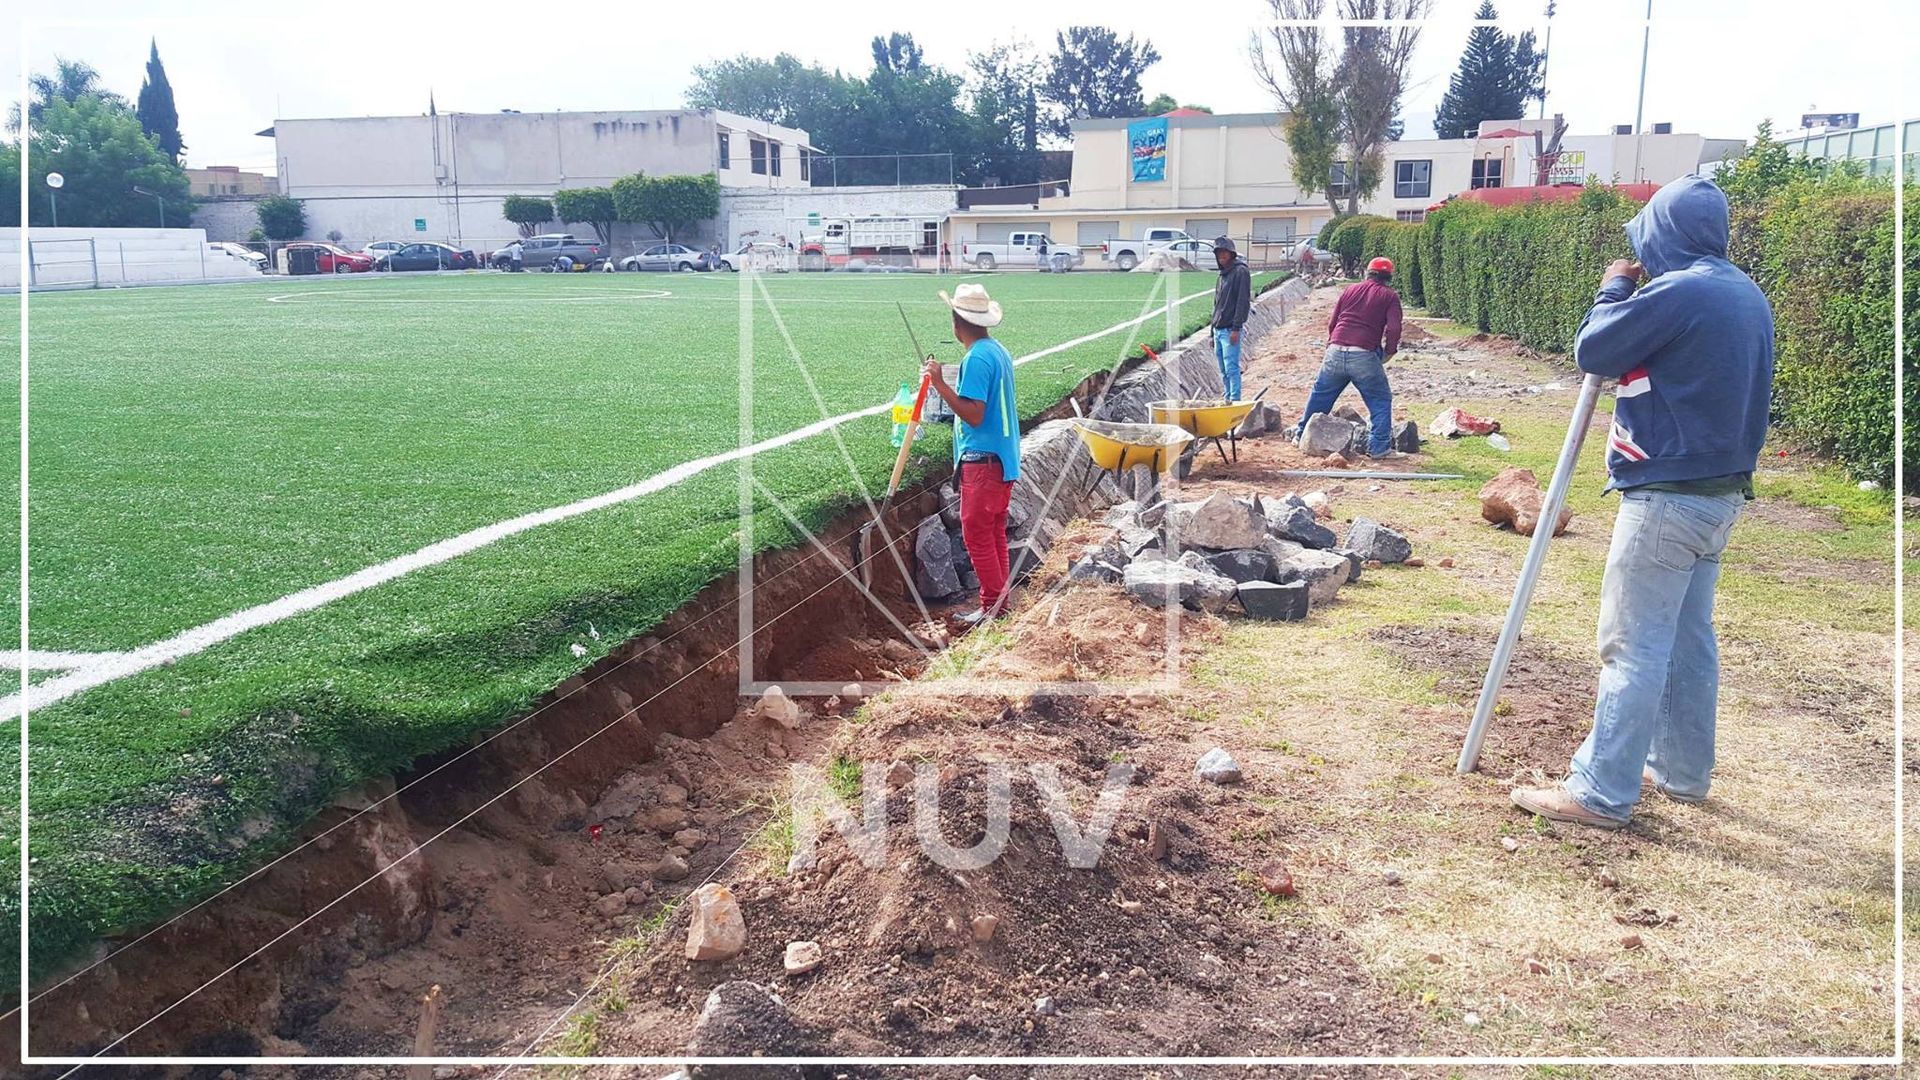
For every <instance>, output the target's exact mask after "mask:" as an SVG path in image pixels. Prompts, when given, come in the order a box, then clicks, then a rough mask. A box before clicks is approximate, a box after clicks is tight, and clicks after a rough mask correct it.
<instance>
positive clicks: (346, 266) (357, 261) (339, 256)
mask: <svg viewBox="0 0 1920 1080" xmlns="http://www.w3.org/2000/svg"><path fill="white" fill-rule="evenodd" d="M302 248H311V249H312V250H313V252H314V254H315V256H316V257H317V258H318V261H319V264H320V272H321V273H323V274H364V273H367V272H369V271H371V270H372V269H373V259H372V258H371V257H369V256H366V255H361V254H358V253H356V252H352V251H348V250H346V249H345V248H341V247H335V246H334V245H332V244H322V243H317V242H313V241H308V242H305V243H299V244H288V245H287V250H288V251H289V252H292V251H298V250H300V249H302Z"/></svg>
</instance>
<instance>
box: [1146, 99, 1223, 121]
mask: <svg viewBox="0 0 1920 1080" xmlns="http://www.w3.org/2000/svg"><path fill="white" fill-rule="evenodd" d="M1175 109H1192V110H1193V111H1194V112H1203V113H1211V112H1213V110H1212V109H1210V108H1208V107H1207V106H1205V105H1182V104H1180V102H1179V99H1177V98H1175V97H1174V96H1173V95H1172V94H1157V95H1155V96H1154V99H1153V100H1152V101H1149V102H1147V115H1148V116H1160V115H1162V114H1164V113H1170V112H1172V111H1173V110H1175Z"/></svg>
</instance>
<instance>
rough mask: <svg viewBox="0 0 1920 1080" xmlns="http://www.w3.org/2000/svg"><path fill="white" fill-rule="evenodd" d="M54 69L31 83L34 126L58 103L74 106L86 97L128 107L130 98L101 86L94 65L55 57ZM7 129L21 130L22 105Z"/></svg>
mask: <svg viewBox="0 0 1920 1080" xmlns="http://www.w3.org/2000/svg"><path fill="white" fill-rule="evenodd" d="M53 68H54V72H53V74H52V75H46V74H40V75H34V76H32V77H31V78H29V79H28V80H27V92H28V99H27V120H28V122H29V123H31V124H33V125H34V126H36V127H37V126H39V124H40V117H41V114H42V113H44V112H45V111H46V108H47V106H49V105H51V104H53V103H54V102H55V101H64V102H66V103H67V104H69V105H71V104H72V103H74V102H76V101H78V100H80V99H81V98H83V97H95V98H99V99H100V100H101V101H103V102H106V103H108V104H110V105H117V106H119V107H120V108H123V109H124V108H126V105H127V99H125V98H123V97H121V96H120V95H119V94H116V93H113V92H112V91H110V90H106V89H103V88H102V87H101V85H100V73H99V72H97V71H95V70H93V65H91V64H88V63H86V62H84V61H81V60H68V59H66V58H64V57H59V56H56V57H54V58H53ZM7 130H8V131H19V130H20V106H19V104H18V103H16V104H15V105H14V106H13V108H12V109H11V110H10V111H9V112H8V114H7Z"/></svg>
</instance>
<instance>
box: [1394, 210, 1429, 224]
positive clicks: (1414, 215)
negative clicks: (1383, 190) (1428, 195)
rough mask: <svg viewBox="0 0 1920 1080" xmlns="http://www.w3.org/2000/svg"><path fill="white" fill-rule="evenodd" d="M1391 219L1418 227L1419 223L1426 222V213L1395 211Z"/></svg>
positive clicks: (1422, 211)
mask: <svg viewBox="0 0 1920 1080" xmlns="http://www.w3.org/2000/svg"><path fill="white" fill-rule="evenodd" d="M1393 217H1394V220H1396V221H1410V222H1413V223H1414V224H1416V225H1418V224H1419V223H1420V222H1422V221H1425V220H1427V212H1426V211H1425V210H1395V211H1394V212H1393Z"/></svg>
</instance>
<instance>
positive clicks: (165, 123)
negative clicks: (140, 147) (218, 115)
mask: <svg viewBox="0 0 1920 1080" xmlns="http://www.w3.org/2000/svg"><path fill="white" fill-rule="evenodd" d="M149 44H150V45H151V47H152V50H153V51H152V52H151V53H149V54H148V55H147V78H146V81H145V82H143V83H141V84H140V98H139V101H138V103H137V104H136V106H135V108H134V114H135V115H136V116H138V117H139V118H140V130H142V131H144V132H146V133H147V134H148V135H150V136H152V137H153V141H154V142H155V143H158V144H159V146H160V149H161V150H163V151H165V152H166V154H167V156H168V157H170V158H172V159H173V160H174V162H175V163H176V164H177V163H178V162H179V161H180V151H182V150H185V149H186V148H187V146H186V144H185V143H183V142H181V141H180V113H179V112H178V111H177V110H176V109H174V107H173V84H172V83H169V82H168V81H167V69H166V68H164V67H162V66H161V64H160V43H159V42H157V41H151V40H150V41H149Z"/></svg>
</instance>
